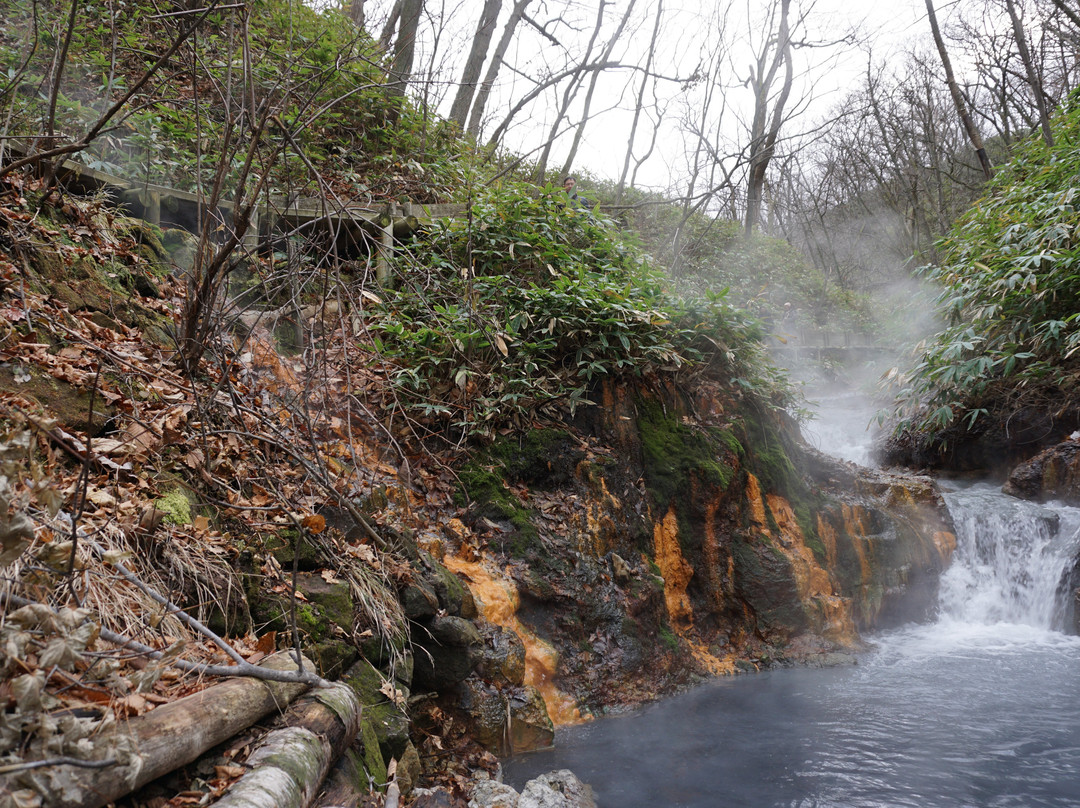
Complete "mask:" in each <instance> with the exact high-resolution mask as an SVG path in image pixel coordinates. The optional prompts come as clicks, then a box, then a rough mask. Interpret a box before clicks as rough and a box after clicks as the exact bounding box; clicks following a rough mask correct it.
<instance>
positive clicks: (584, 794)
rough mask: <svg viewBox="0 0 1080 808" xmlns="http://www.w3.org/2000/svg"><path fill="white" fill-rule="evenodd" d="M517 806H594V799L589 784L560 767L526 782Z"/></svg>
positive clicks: (589, 807) (566, 807)
mask: <svg viewBox="0 0 1080 808" xmlns="http://www.w3.org/2000/svg"><path fill="white" fill-rule="evenodd" d="M517 808H596V801H595V800H594V799H593V793H592V788H591V787H590V786H587V785H585V784H584V783H583V782H581V781H580V780H579V779H578V778H577V776H576V775H575V774H574V773H573V772H572V771H570V770H569V769H560V770H559V771H557V772H548V773H547V774H542V775H540V776H539V777H537V778H536V779H535V780H530V781H529V782H527V783H526V784H525V788H523V789H521V799H520V800H518V804H517Z"/></svg>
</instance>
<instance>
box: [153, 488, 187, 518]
mask: <svg viewBox="0 0 1080 808" xmlns="http://www.w3.org/2000/svg"><path fill="white" fill-rule="evenodd" d="M154 507H155V508H157V510H159V511H161V512H162V513H163V514H165V516H164V518H163V521H164V522H165V523H166V524H170V525H190V524H191V522H192V516H191V512H192V502H191V499H190V498H189V496H188V494H187V493H186V491H185V490H184V489H182V488H174V489H173V490H171V491H169V492H168V493H166V494H163V495H162V496H160V497H158V498H157V499H155V500H154Z"/></svg>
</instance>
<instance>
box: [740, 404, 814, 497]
mask: <svg viewBox="0 0 1080 808" xmlns="http://www.w3.org/2000/svg"><path fill="white" fill-rule="evenodd" d="M743 428H744V430H745V433H746V434H745V439H744V441H743V443H744V444H745V446H746V451H747V465H748V466H749V468H750V470H751V471H752V472H753V473H754V476H756V477H757V478H758V482H759V483H760V484H761V490H762V491H763V492H764V491H775V492H777V493H780V494H783V495H785V496H787V497H788V498H791V497H792V495H793V494H795V493H798V492H799V491H801V490H805V487H806V486H805V484H804V483H803V481H802V480H801V478H800V477H799V474H798V471H797V470H796V469H795V465H794V464H793V463H792V462H791V458H790V457H789V456H788V452H787V449H786V446H785V438H784V435H783V434H782V433H781V430H780V428H779V427H778V426H777V425H776V424H774V423H771V422H769V421H766V420H763V419H762V418H759V417H752V418H747V419H745V420H744V421H743Z"/></svg>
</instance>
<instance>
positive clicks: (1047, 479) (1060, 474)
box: [1002, 440, 1080, 505]
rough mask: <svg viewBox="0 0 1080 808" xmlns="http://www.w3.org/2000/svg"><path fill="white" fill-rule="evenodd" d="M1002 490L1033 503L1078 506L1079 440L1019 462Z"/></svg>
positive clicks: (1079, 495)
mask: <svg viewBox="0 0 1080 808" xmlns="http://www.w3.org/2000/svg"><path fill="white" fill-rule="evenodd" d="M1002 491H1004V492H1005V493H1006V494H1010V495H1011V496H1014V497H1019V498H1021V499H1030V500H1034V501H1036V502H1043V501H1045V500H1048V499H1060V500H1062V501H1064V502H1067V503H1069V504H1071V505H1076V504H1080V441H1075V440H1067V441H1065V442H1064V443H1059V444H1057V445H1056V446H1051V447H1050V448H1049V449H1044V450H1043V451H1042V452H1040V453H1039V454H1037V455H1035V457H1033V458H1031V460H1028V461H1027V462H1025V463H1021V464H1020V465H1019V466H1017V467H1016V468H1014V469H1013V470H1012V473H1010V474H1009V479H1008V481H1006V483H1005V485H1004V487H1003V488H1002Z"/></svg>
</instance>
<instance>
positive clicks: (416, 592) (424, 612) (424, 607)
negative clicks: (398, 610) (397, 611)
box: [401, 575, 439, 620]
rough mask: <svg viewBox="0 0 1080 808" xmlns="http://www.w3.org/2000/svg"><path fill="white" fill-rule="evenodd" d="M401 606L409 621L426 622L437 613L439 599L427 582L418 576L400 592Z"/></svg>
mask: <svg viewBox="0 0 1080 808" xmlns="http://www.w3.org/2000/svg"><path fill="white" fill-rule="evenodd" d="M401 606H402V608H403V609H404V610H405V616H406V617H408V618H409V619H410V620H426V619H427V618H429V617H434V616H435V615H436V614H437V613H438V611H439V598H438V596H437V595H436V594H435V590H434V588H433V587H432V586H431V584H430V583H428V581H426V580H425V579H424V578H422V577H420V576H419V575H418V576H416V578H415V579H414V580H412V581H410V582H409V583H408V584H406V585H405V588H404V589H403V590H402V592H401Z"/></svg>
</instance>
